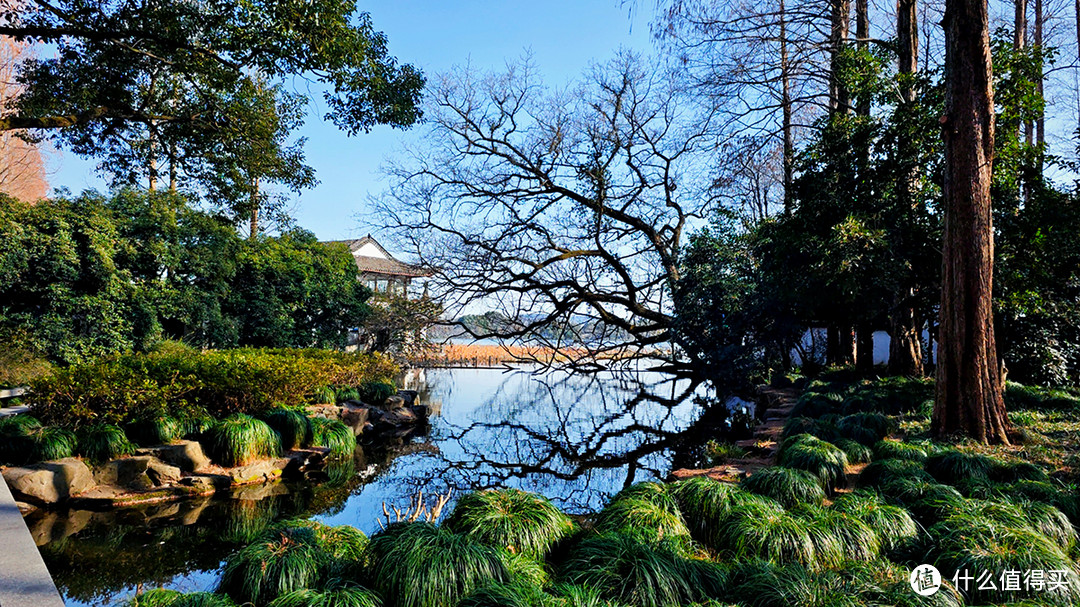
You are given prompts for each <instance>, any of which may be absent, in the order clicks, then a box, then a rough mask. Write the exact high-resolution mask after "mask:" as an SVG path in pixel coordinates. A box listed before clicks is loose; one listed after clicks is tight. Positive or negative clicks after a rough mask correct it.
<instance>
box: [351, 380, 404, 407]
mask: <svg viewBox="0 0 1080 607" xmlns="http://www.w3.org/2000/svg"><path fill="white" fill-rule="evenodd" d="M395 394H397V388H396V387H395V386H394V384H391V383H389V382H384V381H369V382H364V384H363V385H362V386H360V390H359V397H360V400H362V401H364V402H365V403H368V404H369V405H375V406H379V405H382V404H383V401H385V400H386V399H388V398H390V397H391V396H393V395H395Z"/></svg>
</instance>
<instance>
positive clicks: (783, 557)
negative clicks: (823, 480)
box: [719, 503, 835, 569]
mask: <svg viewBox="0 0 1080 607" xmlns="http://www.w3.org/2000/svg"><path fill="white" fill-rule="evenodd" d="M719 549H720V550H722V551H723V552H724V553H726V554H727V555H729V556H731V557H733V558H736V559H753V558H760V559H764V560H767V561H770V562H773V563H781V564H782V563H799V564H801V565H803V566H806V567H810V568H815V569H816V568H818V565H819V563H818V561H817V560H816V556H817V550H816V549H815V546H814V538H813V537H811V534H810V524H809V522H808V521H807V520H805V519H803V518H800V517H798V516H795V515H793V514H791V513H789V512H787V511H785V510H784V509H783V508H782V507H780V506H779V505H777V504H769V503H744V504H741V505H738V506H735V507H733V508H732V509H731V516H730V518H728V520H727V522H726V523H725V524H724V526H723V528H722V530H721V532H720V537H719ZM833 564H835V559H833V558H831V557H830V558H828V562H826V563H820V565H822V566H829V565H833Z"/></svg>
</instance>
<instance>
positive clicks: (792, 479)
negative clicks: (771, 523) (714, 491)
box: [739, 466, 825, 508]
mask: <svg viewBox="0 0 1080 607" xmlns="http://www.w3.org/2000/svg"><path fill="white" fill-rule="evenodd" d="M739 486H740V487H742V488H743V489H746V490H747V491H749V492H751V493H757V494H759V495H764V496H767V497H771V498H772V499H774V500H776V501H778V502H780V503H781V504H783V505H784V506H785V507H787V508H792V507H794V506H797V505H800V504H811V505H814V506H820V505H821V504H822V502H824V501H825V490H824V489H822V488H821V480H820V479H818V477H817V476H814V475H813V474H811V473H810V472H807V471H805V470H795V469H793V468H785V467H783V466H776V467H773V468H764V469H762V470H758V471H757V472H755V473H753V474H751V475H750V477H749V478H747V479H746V480H744V481H742V482H741V483H740V484H739Z"/></svg>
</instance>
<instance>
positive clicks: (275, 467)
mask: <svg viewBox="0 0 1080 607" xmlns="http://www.w3.org/2000/svg"><path fill="white" fill-rule="evenodd" d="M288 463H289V460H288V459H269V460H259V461H257V462H254V463H251V464H248V465H246V466H238V467H236V468H228V469H226V470H225V473H226V474H228V475H229V476H230V477H231V478H232V483H233V484H234V485H246V484H249V483H265V482H268V481H272V480H275V479H278V478H280V477H281V473H282V471H283V470H285V467H286V466H287V465H288Z"/></svg>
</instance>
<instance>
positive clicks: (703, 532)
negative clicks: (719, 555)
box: [670, 476, 742, 546]
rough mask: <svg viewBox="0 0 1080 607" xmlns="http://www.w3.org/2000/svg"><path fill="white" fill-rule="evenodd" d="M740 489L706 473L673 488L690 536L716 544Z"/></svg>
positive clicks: (672, 495)
mask: <svg viewBox="0 0 1080 607" xmlns="http://www.w3.org/2000/svg"><path fill="white" fill-rule="evenodd" d="M741 492H742V490H741V489H739V488H738V487H736V486H735V485H732V484H730V483H723V482H720V481H717V480H713V479H711V478H709V477H707V476H696V477H693V478H688V479H685V480H681V481H678V482H676V483H673V484H672V485H671V490H670V494H671V497H673V498H674V499H675V501H676V503H677V504H678V509H679V512H681V513H682V515H683V520H684V521H685V522H686V526H687V528H688V529H689V530H690V535H691V537H693V538H694V539H695V540H697V541H699V542H701V543H703V544H705V545H707V546H714V545H716V542H717V534H718V533H719V531H720V526H721V524H722V523H723V522H724V521H725V520H727V517H728V514H729V513H730V511H731V507H732V506H733V505H734V504H735V502H736V498H735V495H736V494H738V493H741Z"/></svg>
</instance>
